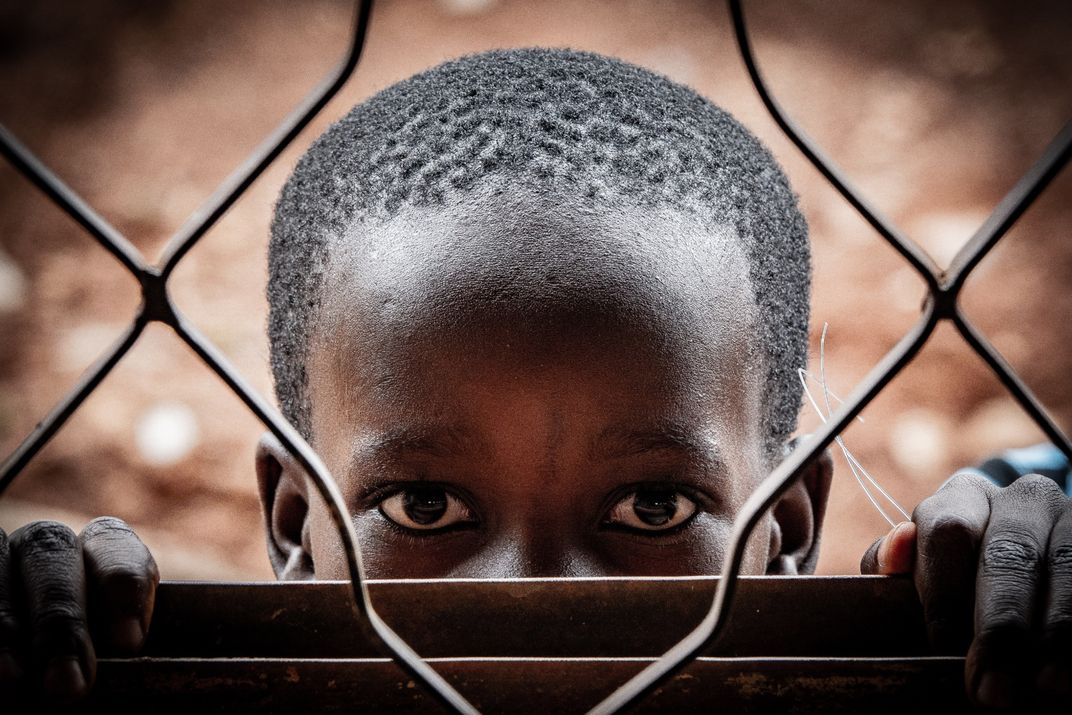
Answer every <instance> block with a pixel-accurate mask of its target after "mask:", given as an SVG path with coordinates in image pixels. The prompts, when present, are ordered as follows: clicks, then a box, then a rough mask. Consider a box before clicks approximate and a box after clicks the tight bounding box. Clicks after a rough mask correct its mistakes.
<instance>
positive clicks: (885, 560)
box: [878, 521, 912, 573]
mask: <svg viewBox="0 0 1072 715" xmlns="http://www.w3.org/2000/svg"><path fill="white" fill-rule="evenodd" d="M910 528H912V522H910V521H902V522H901V523H900V524H898V525H897V526H895V527H893V531H891V532H890V533H888V534H886V538H885V539H883V540H882V545H881V546H879V547H878V569H879V572H880V573H887V572H889V570H890V567H891V564H890V547H891V546H892V545H893V542H894V541H896V540H897V537H898V536H900V535H901V534H903V533H904V532H905V531H906V530H908V529H910Z"/></svg>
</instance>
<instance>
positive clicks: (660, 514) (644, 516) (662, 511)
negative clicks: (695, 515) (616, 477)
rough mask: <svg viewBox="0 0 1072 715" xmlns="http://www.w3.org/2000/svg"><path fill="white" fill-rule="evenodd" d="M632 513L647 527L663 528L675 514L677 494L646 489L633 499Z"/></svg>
mask: <svg viewBox="0 0 1072 715" xmlns="http://www.w3.org/2000/svg"><path fill="white" fill-rule="evenodd" d="M633 513H634V514H636V516H637V518H638V519H640V520H641V521H642V522H644V523H645V524H647V525H648V526H663V525H664V524H668V523H670V520H671V519H673V518H674V515H675V514H677V493H676V492H673V491H670V490H652V489H646V490H643V491H638V492H637V493H636V496H634V497H633Z"/></svg>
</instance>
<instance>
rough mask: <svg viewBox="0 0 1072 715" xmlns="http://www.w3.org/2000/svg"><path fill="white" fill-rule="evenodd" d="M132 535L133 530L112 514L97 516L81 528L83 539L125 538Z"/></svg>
mask: <svg viewBox="0 0 1072 715" xmlns="http://www.w3.org/2000/svg"><path fill="white" fill-rule="evenodd" d="M131 535H134V530H133V529H131V528H130V526H128V525H127V523H126V522H125V521H123V520H122V519H120V518H118V517H114V516H98V517H97V518H96V519H94V520H93V521H91V522H89V523H88V524H86V526H85V528H84V529H82V538H83V539H85V540H89V539H95V538H99V537H111V538H125V537H127V536H131Z"/></svg>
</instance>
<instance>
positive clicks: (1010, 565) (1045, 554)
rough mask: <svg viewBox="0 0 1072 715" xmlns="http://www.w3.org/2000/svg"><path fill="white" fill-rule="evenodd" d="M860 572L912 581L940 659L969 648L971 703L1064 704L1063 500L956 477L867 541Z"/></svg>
mask: <svg viewBox="0 0 1072 715" xmlns="http://www.w3.org/2000/svg"><path fill="white" fill-rule="evenodd" d="M861 570H862V571H863V572H864V573H875V574H912V575H913V578H914V581H915V584H916V590H917V591H918V593H919V597H920V601H921V603H922V605H923V613H924V618H925V619H926V624H927V632H928V636H929V637H930V640H931V643H932V645H933V647H934V648H935V650H936V651H938V652H963V649H964V648H965V647H967V649H968V650H967V653H968V656H967V664H966V672H965V683H966V686H967V689H968V695H969V697H971V698H972V699H973V700H974V701H975V702H976V703H977V704H979V705H981V706H983V707H987V708H994V709H1009V708H1017V707H1024V706H1027V705H1028V704H1030V706H1031V707H1033V708H1035V709H1043V710H1047V709H1052V710H1053V711H1061V712H1067V708H1069V707H1072V500H1070V499H1069V498H1068V497H1066V496H1065V495H1064V494H1063V493H1062V492H1061V490H1060V488H1059V487H1058V486H1057V485H1056V484H1055V483H1054V482H1053V481H1052V480H1050V479H1047V478H1045V477H1040V476H1038V475H1027V476H1025V477H1021V478H1020V479H1018V480H1017V481H1015V482H1013V483H1012V484H1011V485H1010V486H1008V487H1005V488H1004V489H1002V488H999V487H997V486H995V485H993V484H991V483H990V482H989V481H987V480H986V479H985V478H983V477H981V476H978V475H969V474H963V475H958V476H956V477H954V478H953V479H951V480H949V482H947V483H946V485H945V486H944V487H942V488H941V489H940V490H939V491H938V492H937V493H935V494H934V495H933V496H931V497H930V498H928V499H926V500H924V501H923V502H922V503H920V505H919V506H918V507H917V508H916V510H915V512H914V513H913V516H912V522H906V523H903V524H898V525H897V526H896V527H895V528H894V529H893V530H891V531H890V533H888V534H887V535H886V536H884V537H883V538H881V539H879V540H878V541H876V542H875V543H874V544H873V545H872V546H871V548H870V549H868V551H867V553H866V554H865V555H864V558H863V560H862V562H861Z"/></svg>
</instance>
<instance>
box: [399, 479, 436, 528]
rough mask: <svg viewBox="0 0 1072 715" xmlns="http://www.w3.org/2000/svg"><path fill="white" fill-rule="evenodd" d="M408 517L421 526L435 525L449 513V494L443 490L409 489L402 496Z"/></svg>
mask: <svg viewBox="0 0 1072 715" xmlns="http://www.w3.org/2000/svg"><path fill="white" fill-rule="evenodd" d="M402 508H403V509H404V510H405V512H406V516H408V517H409V518H410V519H412V520H413V521H414V522H415V523H417V524H421V525H428V524H434V523H436V522H437V521H439V520H440V519H442V518H443V516H444V515H445V514H446V513H447V493H446V492H445V491H443V490H442V489H436V488H426V489H407V490H406V491H405V492H403V494H402Z"/></svg>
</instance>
